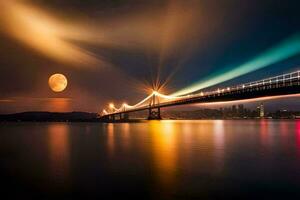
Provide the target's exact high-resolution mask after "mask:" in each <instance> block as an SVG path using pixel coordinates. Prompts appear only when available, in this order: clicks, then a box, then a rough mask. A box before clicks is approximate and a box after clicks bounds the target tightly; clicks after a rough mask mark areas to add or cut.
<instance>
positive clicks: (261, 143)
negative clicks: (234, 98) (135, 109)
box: [0, 120, 300, 199]
mask: <svg viewBox="0 0 300 200" xmlns="http://www.w3.org/2000/svg"><path fill="white" fill-rule="evenodd" d="M0 134H1V135H0V137H1V138H0V156H1V161H0V167H1V168H0V171H1V172H0V173H1V174H0V175H1V176H0V181H1V183H2V185H3V184H5V186H2V187H1V194H2V195H3V194H4V193H7V194H10V195H11V196H12V197H14V196H19V197H24V198H25V197H31V198H33V197H36V198H39V199H45V198H47V199H55V198H66V199H68V198H74V197H77V198H78V197H82V198H86V199H88V198H92V197H123V198H124V199H125V197H137V198H139V199H193V198H194V199H198V198H201V199H216V198H220V199H225V198H233V197H240V198H241V199H246V198H248V199H254V198H255V197H259V199H262V198H265V199H270V198H275V197H276V198H281V199H283V198H287V197H290V198H291V197H300V194H299V193H300V121H221V120H220V121H217V120H216V121H213V120H211V121H151V122H145V123H131V124H127V123H123V124H100V123H3V124H0ZM12 191H13V192H12Z"/></svg>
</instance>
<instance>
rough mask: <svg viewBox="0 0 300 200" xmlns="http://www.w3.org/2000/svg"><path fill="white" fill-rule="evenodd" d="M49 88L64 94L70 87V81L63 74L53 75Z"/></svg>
mask: <svg viewBox="0 0 300 200" xmlns="http://www.w3.org/2000/svg"><path fill="white" fill-rule="evenodd" d="M48 84H49V87H50V88H51V89H52V90H53V91H54V92H62V91H64V89H66V87H67V85H68V80H67V78H66V77H65V76H64V75H63V74H53V75H52V76H50V78H49V81H48Z"/></svg>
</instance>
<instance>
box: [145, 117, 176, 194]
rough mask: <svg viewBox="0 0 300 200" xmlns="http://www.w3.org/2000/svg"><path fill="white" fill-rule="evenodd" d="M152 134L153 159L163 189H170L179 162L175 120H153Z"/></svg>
mask: <svg viewBox="0 0 300 200" xmlns="http://www.w3.org/2000/svg"><path fill="white" fill-rule="evenodd" d="M149 126H150V134H151V138H152V140H153V147H152V153H153V159H154V165H155V168H156V174H157V177H158V179H159V180H158V181H159V182H160V184H159V185H160V186H161V187H162V188H160V189H162V190H169V189H171V188H172V184H173V183H174V182H175V181H174V179H175V172H176V168H177V166H176V162H177V153H176V150H177V145H176V143H177V142H176V134H177V129H176V127H175V122H174V121H151V122H150V124H149Z"/></svg>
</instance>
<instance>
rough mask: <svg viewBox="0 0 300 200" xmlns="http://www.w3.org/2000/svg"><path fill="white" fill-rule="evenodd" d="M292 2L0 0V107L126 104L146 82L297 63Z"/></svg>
mask: <svg viewBox="0 0 300 200" xmlns="http://www.w3.org/2000/svg"><path fill="white" fill-rule="evenodd" d="M299 6H300V3H298V1H294V0H288V1H284V2H283V1H280V0H265V1H260V0H253V1H242V2H241V1H238V0H226V1H216V2H215V1H211V0H163V1H162V0H153V1H139V0H124V1H118V0H111V1H98V0H85V1H82V0H64V1H61V0H52V1H48V0H9V1H7V0H0V74H1V75H0V76H1V77H0V113H7V112H20V111H32V110H50V111H73V110H82V111H91V112H97V111H100V110H101V109H102V108H103V107H104V105H107V104H108V103H109V102H111V101H113V102H115V104H116V105H121V104H122V103H123V102H127V103H128V104H130V105H133V104H135V103H136V102H137V101H138V100H140V99H143V98H144V97H146V96H147V95H149V94H150V93H151V92H152V89H153V88H154V89H160V92H161V93H165V94H175V95H182V94H186V93H189V92H194V91H196V90H201V89H203V88H206V87H210V86H213V85H216V84H220V83H222V84H223V82H224V83H225V84H229V83H228V81H233V82H232V84H235V83H239V82H248V81H251V80H256V79H260V78H264V77H269V76H272V75H276V74H280V73H285V72H290V71H293V70H298V69H299V67H300V65H299V63H300V56H299V50H300V39H299V35H298V34H299V32H300V28H299V27H300V21H299V18H300V14H299V12H298V9H297V8H299ZM55 73H62V74H64V75H66V77H67V79H68V87H67V88H66V90H64V91H63V92H61V93H55V92H53V91H51V89H50V88H49V87H48V79H49V77H50V76H51V75H52V74H55ZM234 81H235V82H234ZM230 84H231V82H230ZM281 101H282V100H281ZM273 104H276V102H273ZM292 106H295V105H292ZM118 107H119V106H118Z"/></svg>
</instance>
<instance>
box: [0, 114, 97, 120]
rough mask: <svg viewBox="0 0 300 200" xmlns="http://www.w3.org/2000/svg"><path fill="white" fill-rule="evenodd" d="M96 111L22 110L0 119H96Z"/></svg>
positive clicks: (1, 116) (2, 116) (0, 116)
mask: <svg viewBox="0 0 300 200" xmlns="http://www.w3.org/2000/svg"><path fill="white" fill-rule="evenodd" d="M97 116H98V114H97V113H87V112H67V113H59V112H22V113H15V114H5V115H0V121H2V122H5V121H12V122H16V121H24V122H26V121H28V122H30V121H34V122H67V121H70V122H80V121H97Z"/></svg>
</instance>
